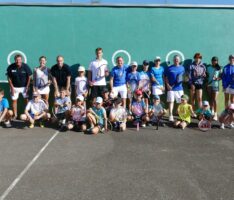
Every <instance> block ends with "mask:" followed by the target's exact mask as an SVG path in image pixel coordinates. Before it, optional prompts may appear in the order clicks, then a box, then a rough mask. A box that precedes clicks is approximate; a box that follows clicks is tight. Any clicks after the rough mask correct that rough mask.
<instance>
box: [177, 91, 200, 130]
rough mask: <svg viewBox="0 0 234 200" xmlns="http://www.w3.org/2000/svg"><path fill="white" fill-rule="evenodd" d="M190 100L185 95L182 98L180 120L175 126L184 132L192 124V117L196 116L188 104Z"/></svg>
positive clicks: (179, 108) (179, 111)
mask: <svg viewBox="0 0 234 200" xmlns="http://www.w3.org/2000/svg"><path fill="white" fill-rule="evenodd" d="M188 99H189V98H188V96H187V95H185V94H184V95H182V96H181V103H180V105H179V107H178V109H177V112H178V114H179V119H178V120H177V121H176V122H175V124H174V125H175V127H180V128H182V129H183V130H184V129H185V128H186V127H187V126H188V124H189V123H190V122H191V115H193V116H196V114H195V113H194V112H193V108H192V105H190V104H188Z"/></svg>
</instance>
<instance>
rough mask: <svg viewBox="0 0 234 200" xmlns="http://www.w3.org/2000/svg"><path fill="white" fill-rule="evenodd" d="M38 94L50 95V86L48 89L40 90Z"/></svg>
mask: <svg viewBox="0 0 234 200" xmlns="http://www.w3.org/2000/svg"><path fill="white" fill-rule="evenodd" d="M37 91H38V93H39V94H42V95H43V94H49V93H50V86H46V87H44V88H40V89H39V88H38V90H37Z"/></svg>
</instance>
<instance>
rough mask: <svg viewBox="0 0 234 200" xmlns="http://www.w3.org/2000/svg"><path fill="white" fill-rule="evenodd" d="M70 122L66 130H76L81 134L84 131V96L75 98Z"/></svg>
mask: <svg viewBox="0 0 234 200" xmlns="http://www.w3.org/2000/svg"><path fill="white" fill-rule="evenodd" d="M71 118H72V121H69V122H68V125H67V128H68V129H69V130H71V129H73V128H76V130H80V131H82V132H84V131H86V124H85V121H86V109H85V106H84V96H82V95H79V96H77V97H76V104H75V105H74V106H72V109H71Z"/></svg>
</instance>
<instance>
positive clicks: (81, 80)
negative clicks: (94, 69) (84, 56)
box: [75, 66, 88, 99]
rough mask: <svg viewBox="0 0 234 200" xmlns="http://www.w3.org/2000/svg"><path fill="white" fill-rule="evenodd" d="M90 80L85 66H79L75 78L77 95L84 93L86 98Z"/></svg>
mask: <svg viewBox="0 0 234 200" xmlns="http://www.w3.org/2000/svg"><path fill="white" fill-rule="evenodd" d="M87 86H88V82H87V78H86V77H85V67H83V66H80V67H79V68H78V77H77V78H76V80H75V88H76V96H79V95H82V96H84V98H85V99H86V97H87V95H88V88H87Z"/></svg>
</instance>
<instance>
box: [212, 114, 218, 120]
mask: <svg viewBox="0 0 234 200" xmlns="http://www.w3.org/2000/svg"><path fill="white" fill-rule="evenodd" d="M213 119H214V120H215V121H217V120H218V115H217V113H214V117H213Z"/></svg>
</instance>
